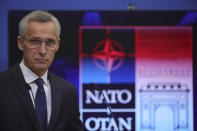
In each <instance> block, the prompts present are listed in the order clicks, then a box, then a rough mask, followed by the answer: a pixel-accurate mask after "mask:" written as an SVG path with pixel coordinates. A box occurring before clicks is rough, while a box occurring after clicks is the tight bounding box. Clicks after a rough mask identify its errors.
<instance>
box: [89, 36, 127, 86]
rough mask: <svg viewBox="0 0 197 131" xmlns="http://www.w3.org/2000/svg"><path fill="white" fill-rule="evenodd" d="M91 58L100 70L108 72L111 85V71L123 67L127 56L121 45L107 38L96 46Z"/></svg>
mask: <svg viewBox="0 0 197 131" xmlns="http://www.w3.org/2000/svg"><path fill="white" fill-rule="evenodd" d="M91 56H92V58H93V59H94V62H95V64H96V66H97V67H98V68H100V69H102V70H106V71H107V72H108V82H109V83H110V73H111V71H114V70H116V69H118V68H119V67H120V66H121V65H122V63H123V60H124V57H125V56H126V54H125V53H124V49H123V48H122V46H121V44H120V43H118V42H117V41H115V40H110V38H107V39H106V40H102V41H100V42H98V43H97V44H96V46H95V47H94V50H93V54H92V55H91Z"/></svg>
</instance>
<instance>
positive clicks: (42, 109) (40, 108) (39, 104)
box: [35, 78, 47, 131]
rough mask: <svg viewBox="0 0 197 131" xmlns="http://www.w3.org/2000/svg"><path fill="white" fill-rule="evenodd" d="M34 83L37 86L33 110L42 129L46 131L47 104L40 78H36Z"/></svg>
mask: <svg viewBox="0 0 197 131" xmlns="http://www.w3.org/2000/svg"><path fill="white" fill-rule="evenodd" d="M35 83H36V85H37V86H38V89H37V92H36V98H35V110H36V113H37V117H38V118H39V120H40V124H41V127H42V131H47V104H46V94H45V91H44V87H43V80H42V78H38V79H36V80H35Z"/></svg>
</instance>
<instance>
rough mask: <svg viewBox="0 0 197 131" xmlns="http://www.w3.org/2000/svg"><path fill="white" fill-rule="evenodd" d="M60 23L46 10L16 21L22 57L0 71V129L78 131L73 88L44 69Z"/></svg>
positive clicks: (53, 49) (54, 47)
mask: <svg viewBox="0 0 197 131" xmlns="http://www.w3.org/2000/svg"><path fill="white" fill-rule="evenodd" d="M60 30H61V27H60V24H59V22H58V20H57V18H56V17H54V16H53V15H52V14H50V13H48V12H46V11H40V10H37V11H33V12H31V13H30V14H28V15H27V16H25V17H24V18H23V19H22V20H21V21H20V23H19V36H18V37H17V41H18V47H19V49H20V50H21V51H23V59H22V61H21V62H20V63H19V64H16V65H15V66H13V67H12V68H10V69H8V70H7V71H4V72H1V73H0V131H81V130H83V127H82V123H81V121H80V119H79V115H80V114H79V109H78V103H77V92H76V88H75V87H74V86H73V85H72V84H71V83H69V82H68V81H66V80H63V79H62V78H60V77H58V76H56V75H54V74H53V73H51V72H49V71H48V68H49V67H50V65H51V63H52V61H53V58H54V56H55V53H56V52H57V50H58V49H59V44H60Z"/></svg>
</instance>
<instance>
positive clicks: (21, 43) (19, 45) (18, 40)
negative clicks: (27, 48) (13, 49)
mask: <svg viewBox="0 0 197 131" xmlns="http://www.w3.org/2000/svg"><path fill="white" fill-rule="evenodd" d="M17 42H18V48H19V49H20V50H21V51H23V50H24V48H23V38H22V37H21V36H17Z"/></svg>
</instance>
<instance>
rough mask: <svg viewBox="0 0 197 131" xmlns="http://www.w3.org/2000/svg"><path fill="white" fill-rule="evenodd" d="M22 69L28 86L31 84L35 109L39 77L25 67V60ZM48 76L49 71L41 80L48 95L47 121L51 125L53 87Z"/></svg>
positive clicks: (21, 64) (22, 62) (21, 65)
mask: <svg viewBox="0 0 197 131" xmlns="http://www.w3.org/2000/svg"><path fill="white" fill-rule="evenodd" d="M20 68H21V70H22V73H23V76H24V78H25V82H26V83H27V84H29V86H30V87H31V90H30V91H29V93H30V96H31V99H32V101H33V105H34V107H35V103H34V100H35V97H36V92H37V89H38V86H37V85H36V83H35V82H34V80H36V79H37V78H39V77H38V76H37V75H36V74H35V73H33V72H32V71H31V70H30V69H29V68H28V67H27V66H25V65H24V60H22V61H21V63H20ZM47 76H48V70H47V71H46V72H45V74H44V75H43V76H41V77H40V78H42V79H43V81H44V85H43V86H44V91H45V94H46V102H47V121H48V123H49V120H50V117H51V85H50V82H49V80H48V77H47ZM32 95H33V96H32Z"/></svg>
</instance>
